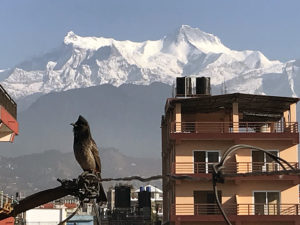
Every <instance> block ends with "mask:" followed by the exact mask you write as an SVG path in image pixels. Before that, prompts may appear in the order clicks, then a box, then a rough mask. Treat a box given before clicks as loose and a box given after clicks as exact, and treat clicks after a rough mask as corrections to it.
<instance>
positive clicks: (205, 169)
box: [172, 162, 299, 174]
mask: <svg viewBox="0 0 300 225" xmlns="http://www.w3.org/2000/svg"><path fill="white" fill-rule="evenodd" d="M212 164H213V163H208V162H176V163H174V164H173V171H172V172H173V173H174V174H202V173H211V172H212ZM289 164H290V165H291V166H293V167H294V168H295V169H299V164H298V162H289ZM283 165H284V166H285V167H286V168H288V167H287V165H286V164H285V163H283ZM282 170H283V169H282V167H281V166H280V165H279V164H278V163H275V162H270V163H264V162H228V163H226V165H225V168H224V169H223V172H224V174H239V173H253V172H276V171H282Z"/></svg>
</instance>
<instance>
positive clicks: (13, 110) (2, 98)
mask: <svg viewBox="0 0 300 225" xmlns="http://www.w3.org/2000/svg"><path fill="white" fill-rule="evenodd" d="M0 105H2V106H3V107H4V108H5V109H6V111H7V112H9V113H10V115H12V116H13V117H14V118H15V119H16V118H17V104H16V103H15V101H14V100H13V99H12V98H11V97H10V96H9V94H8V93H7V92H6V91H5V89H4V88H3V87H2V86H1V84H0Z"/></svg>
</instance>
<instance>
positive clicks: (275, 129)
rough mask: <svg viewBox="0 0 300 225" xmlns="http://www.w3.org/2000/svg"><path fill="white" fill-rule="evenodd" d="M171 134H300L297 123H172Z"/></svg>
mask: <svg viewBox="0 0 300 225" xmlns="http://www.w3.org/2000/svg"><path fill="white" fill-rule="evenodd" d="M170 132H171V133H298V123H297V122H235V123H233V122H172V123H171V127H170Z"/></svg>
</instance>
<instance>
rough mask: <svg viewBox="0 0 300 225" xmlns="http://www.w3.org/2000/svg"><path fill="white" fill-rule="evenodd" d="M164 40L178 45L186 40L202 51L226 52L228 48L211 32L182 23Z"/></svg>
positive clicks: (228, 50)
mask: <svg viewBox="0 0 300 225" xmlns="http://www.w3.org/2000/svg"><path fill="white" fill-rule="evenodd" d="M165 40H166V42H167V43H169V44H171V43H172V42H173V44H175V45H180V43H182V42H186V43H188V44H189V45H191V46H193V47H195V48H196V49H198V50H200V51H201V52H203V53H206V54H207V53H228V52H230V49H229V48H227V47H226V46H224V45H223V44H222V42H221V41H220V39H219V38H218V37H216V36H214V35H213V34H209V33H206V32H204V31H202V30H200V29H199V28H193V27H190V26H188V25H182V26H181V27H179V28H178V29H177V30H176V31H175V32H174V33H173V34H170V35H168V36H167V37H166V38H165Z"/></svg>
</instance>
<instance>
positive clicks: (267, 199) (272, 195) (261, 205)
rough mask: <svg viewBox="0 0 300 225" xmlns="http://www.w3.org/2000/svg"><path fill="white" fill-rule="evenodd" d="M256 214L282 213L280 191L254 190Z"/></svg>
mask: <svg viewBox="0 0 300 225" xmlns="http://www.w3.org/2000/svg"><path fill="white" fill-rule="evenodd" d="M254 210H255V211H254V213H255V215H278V214H280V193H279V191H256V192H254Z"/></svg>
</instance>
